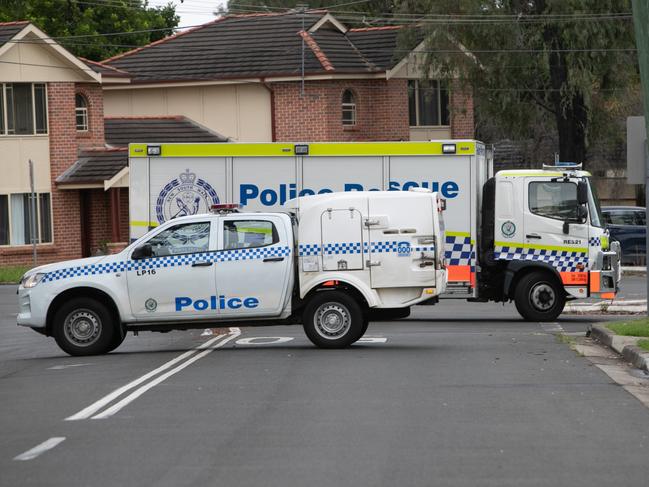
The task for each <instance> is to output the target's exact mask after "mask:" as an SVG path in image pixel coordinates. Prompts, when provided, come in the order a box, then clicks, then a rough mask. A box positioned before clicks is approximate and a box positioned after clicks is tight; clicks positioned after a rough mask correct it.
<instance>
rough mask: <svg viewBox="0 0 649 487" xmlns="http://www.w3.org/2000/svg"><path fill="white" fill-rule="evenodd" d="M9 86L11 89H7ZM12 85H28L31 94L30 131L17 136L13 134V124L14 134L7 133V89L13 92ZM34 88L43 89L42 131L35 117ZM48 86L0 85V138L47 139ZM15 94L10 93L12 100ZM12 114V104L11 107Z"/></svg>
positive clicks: (44, 84) (19, 83)
mask: <svg viewBox="0 0 649 487" xmlns="http://www.w3.org/2000/svg"><path fill="white" fill-rule="evenodd" d="M9 85H11V87H9ZM13 85H30V92H31V112H32V113H31V118H32V124H31V125H32V127H31V129H32V131H31V132H30V133H26V134H17V133H15V130H16V129H15V124H14V128H13V131H14V133H9V104H8V103H7V92H8V89H11V90H13ZM36 86H42V87H43V118H44V120H43V121H44V127H43V128H42V131H40V129H39V128H38V126H37V125H38V122H37V117H36ZM47 94H48V86H47V83H30V82H26V83H21V82H11V83H0V98H1V100H0V117H2V122H3V123H2V124H1V125H0V137H47V136H49V133H50V125H49V124H50V117H49V100H48V96H47ZM14 96H15V94H14V93H13V91H12V100H13V98H14ZM11 111H12V113H13V104H12V107H11Z"/></svg>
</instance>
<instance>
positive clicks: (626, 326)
mask: <svg viewBox="0 0 649 487" xmlns="http://www.w3.org/2000/svg"><path fill="white" fill-rule="evenodd" d="M606 328H608V329H609V330H611V331H612V332H613V333H615V334H616V335H623V336H634V337H649V318H641V319H639V320H632V321H620V322H615V323H606Z"/></svg>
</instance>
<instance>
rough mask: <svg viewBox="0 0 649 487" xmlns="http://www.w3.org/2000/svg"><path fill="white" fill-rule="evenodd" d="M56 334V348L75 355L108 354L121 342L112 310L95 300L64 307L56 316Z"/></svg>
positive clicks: (88, 299)
mask: <svg viewBox="0 0 649 487" xmlns="http://www.w3.org/2000/svg"><path fill="white" fill-rule="evenodd" d="M53 331H54V339H55V340H56V343H57V345H58V346H59V347H60V348H61V349H62V350H63V351H64V352H66V353H68V354H70V355H74V356H80V355H99V354H103V353H107V352H109V351H110V350H113V349H114V348H116V347H117V346H119V344H120V343H121V342H119V343H117V341H118V340H119V339H118V338H116V336H117V335H119V332H118V331H117V327H116V326H115V323H114V320H113V317H112V316H111V313H110V311H109V310H108V308H107V307H106V306H105V305H104V304H103V303H101V302H99V301H97V300H96V299H93V298H73V299H71V300H70V301H68V302H66V303H65V304H63V305H62V306H61V307H60V308H59V309H58V310H57V312H56V313H55V315H54V322H53ZM111 347H112V348H111Z"/></svg>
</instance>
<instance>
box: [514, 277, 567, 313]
mask: <svg viewBox="0 0 649 487" xmlns="http://www.w3.org/2000/svg"><path fill="white" fill-rule="evenodd" d="M514 302H515V304H516V309H517V310H518V312H519V313H520V315H521V316H522V317H523V318H525V319H526V320H528V321H554V320H556V319H557V317H558V316H559V315H560V314H561V312H562V311H563V307H564V306H565V304H566V296H565V293H564V291H563V288H562V286H561V285H560V284H559V283H558V282H557V279H556V278H555V277H554V276H552V275H551V274H549V273H547V272H531V273H530V274H527V275H526V276H523V278H522V279H521V280H520V281H519V282H518V284H517V286H516V293H515V295H514Z"/></svg>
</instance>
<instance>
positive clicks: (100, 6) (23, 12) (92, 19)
mask: <svg viewBox="0 0 649 487" xmlns="http://www.w3.org/2000/svg"><path fill="white" fill-rule="evenodd" d="M12 20H29V21H31V22H33V23H34V24H35V25H36V26H37V27H39V28H40V29H42V30H43V31H45V32H46V33H47V34H48V35H49V36H51V37H54V38H56V40H57V41H58V42H59V43H60V44H61V45H63V46H64V47H65V48H66V49H68V50H70V51H71V52H72V53H74V54H75V55H77V56H81V57H85V58H88V59H92V60H94V61H101V60H102V59H106V58H108V57H111V56H113V55H115V54H118V53H120V52H123V51H127V50H129V49H132V48H134V47H138V46H142V45H144V44H147V43H149V42H153V41H156V40H158V39H162V38H163V37H165V36H168V35H170V34H172V33H173V29H174V27H176V26H177V25H178V22H179V20H180V18H179V17H178V16H177V15H176V11H175V7H174V6H173V5H172V4H171V3H170V4H168V5H166V6H164V7H156V8H152V7H149V6H148V4H147V2H146V0H111V1H110V2H103V1H100V0H94V1H89V2H86V1H77V0H1V1H0V22H7V21H12ZM113 33H120V34H116V35H112V34H113ZM74 36H78V37H74Z"/></svg>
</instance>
